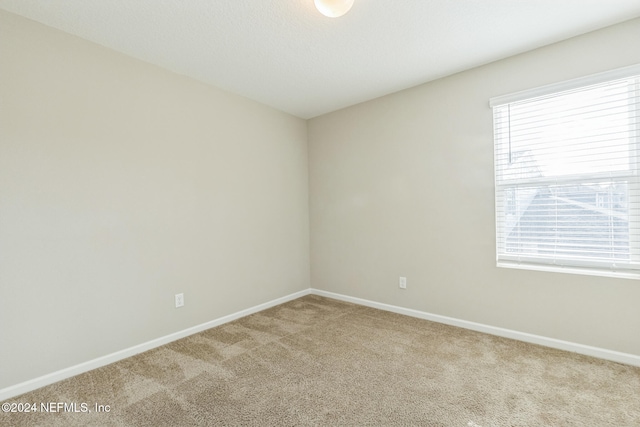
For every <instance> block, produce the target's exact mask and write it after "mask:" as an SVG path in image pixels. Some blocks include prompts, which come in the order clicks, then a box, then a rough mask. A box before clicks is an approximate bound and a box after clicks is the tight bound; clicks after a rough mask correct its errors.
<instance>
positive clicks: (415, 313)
mask: <svg viewBox="0 0 640 427" xmlns="http://www.w3.org/2000/svg"><path fill="white" fill-rule="evenodd" d="M310 293H311V294H313V295H320V296H323V297H327V298H333V299H337V300H341V301H346V302H352V303H354V304H359V305H364V306H366V307H372V308H377V309H380V310H385V311H391V312H393V313H398V314H404V315H407V316H411V317H417V318H419V319H425V320H430V321H432V322H438V323H444V324H446V325H451V326H457V327H459V328H464V329H470V330H472V331H478V332H484V333H486V334H491V335H497V336H499V337H504V338H511V339H514V340H518V341H524V342H528V343H532V344H539V345H543V346H545V347H551V348H556V349H559V350H565V351H570V352H573V353H578V354H584V355H586V356H593V357H597V358H599V359H605V360H610V361H613V362H618V363H624V364H626V365H632V366H639V367H640V356H638V355H635V354H629V353H621V352H618V351H613V350H607V349H604V348H598V347H591V346H588V345H583V344H576V343H573V342H569V341H562V340H557V339H555V338H547V337H543V336H540V335H533V334H528V333H525V332H518V331H514V330H511V329H504V328H498V327H496V326H489V325H484V324H482V323H475V322H470V321H467V320H460V319H455V318H453V317H447V316H441V315H439V314H432V313H427V312H424V311H419V310H413V309H410V308H404V307H398V306H395V305H389V304H383V303H380V302H375V301H369V300H366V299H362V298H356V297H350V296H347V295H342V294H336V293H333V292H327V291H322V290H319V289H313V288H312V289H311V292H310Z"/></svg>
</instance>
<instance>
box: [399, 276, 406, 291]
mask: <svg viewBox="0 0 640 427" xmlns="http://www.w3.org/2000/svg"><path fill="white" fill-rule="evenodd" d="M398 284H399V285H400V289H407V278H406V277H402V276H400V280H399V281H398Z"/></svg>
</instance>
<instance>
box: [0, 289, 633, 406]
mask: <svg viewBox="0 0 640 427" xmlns="http://www.w3.org/2000/svg"><path fill="white" fill-rule="evenodd" d="M309 294H313V295H320V296H324V297H327V298H333V299H337V300H341V301H347V302H351V303H354V304H359V305H363V306H366V307H372V308H377V309H380V310H385V311H391V312H393V313H398V314H404V315H407V316H411V317H417V318H419V319H425V320H430V321H433V322H438V323H443V324H446V325H451V326H457V327H460V328H465V329H470V330H473V331H478V332H484V333H487V334H491V335H497V336H500V337H504V338H511V339H514V340H518V341H524V342H529V343H532V344H539V345H543V346H546V347H551V348H556V349H559V350H565V351H571V352H574V353H579V354H584V355H587V356H593V357H597V358H599V359H605V360H611V361H613V362H618V363H624V364H627V365H632V366H639V367H640V356H637V355H634V354H628V353H620V352H617V351H612V350H607V349H603V348H598V347H591V346H587V345H583V344H576V343H572V342H568V341H562V340H557V339H554V338H547V337H543V336H539V335H533V334H528V333H524V332H518V331H513V330H510V329H504V328H498V327H495V326H489V325H483V324H481V323H475V322H470V321H467V320H460V319H455V318H453V317H447V316H441V315H438V314H432V313H427V312H424V311H419V310H413V309H410V308H404V307H399V306H395V305H390V304H384V303H380V302H376V301H370V300H366V299H362V298H356V297H350V296H347V295H342V294H336V293H333V292H327V291H322V290H320V289H313V288H309V289H305V290H303V291H299V292H295V293H293V294H290V295H287V296H284V297H282V298H277V299H274V300H272V301H269V302H266V303H264V304H259V305H256V306H254V307H251V308H247V309H245V310H241V311H238V312H236V313H232V314H229V315H227V316H223V317H220V318H218V319H215V320H211V321H209V322H206V323H202V324H200V325H196V326H193V327H191V328H187V329H184V330H182V331H178V332H175V333H172V334H169V335H166V336H163V337H160V338H156V339H154V340H151V341H147V342H145V343H142V344H138V345H135V346H133V347H129V348H126V349H124V350H120V351H117V352H115V353H111V354H108V355H106V356H102V357H98V358H96V359H93V360H89V361H87V362H83V363H80V364H78V365H75V366H70V367H68V368H65V369H61V370H59V371H56V372H52V373H50V374H47V375H43V376H41V377H38V378H34V379H32V380H28V381H25V382H22V383H19V384H16V385H13V386H9V387H6V388H3V389H0V402H1V401H3V400H7V399H11V398H13V397H16V396H19V395H21V394H24V393H28V392H30V391H32V390H35V389H38V388H40V387H44V386H47V385H49V384H53V383H56V382H58V381H62V380H64V379H67V378H70V377H73V376H76V375H79V374H82V373H84V372H87V371H90V370H92V369H96V368H100V367H102V366H105V365H108V364H110V363H114V362H117V361H119V360H122V359H126V358H127V357H131V356H135V355H136V354H139V353H142V352H145V351H147V350H151V349H154V348H156V347H160V346H161V345H164V344H168V343H170V342H173V341H176V340H179V339H181V338H184V337H187V336H189V335H193V334H196V333H198V332H202V331H204V330H206V329H210V328H213V327H216V326H219V325H222V324H224V323H228V322H231V321H233V320H236V319H239V318H241V317H245V316H248V315H250V314H254V313H257V312H259V311H262V310H266V309H267V308H271V307H274V306H276V305H279V304H283V303H285V302H288V301H291V300H294V299H296V298H300V297H302V296H305V295H309Z"/></svg>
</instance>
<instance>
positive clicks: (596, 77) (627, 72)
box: [489, 64, 640, 108]
mask: <svg viewBox="0 0 640 427" xmlns="http://www.w3.org/2000/svg"><path fill="white" fill-rule="evenodd" d="M637 74H640V64H635V65H630V66H628V67H623V68H617V69H615V70H611V71H605V72H603V73H597V74H591V75H589V76H585V77H579V78H577V79H571V80H566V81H562V82H558V83H552V84H549V85H546V86H540V87H536V88H533V89H527V90H522V91H520V92H514V93H509V94H506V95H501V96H496V97H493V98H491V99H490V100H489V106H490V107H492V108H493V107H497V106H500V105H504V104H510V103H512V102H518V101H522V100H525V99H529V98H536V97H539V96H545V95H551V94H553V93H557V92H563V91H566V90H572V89H578V88H581V87H584V86H589V85H595V84H598V83H604V82H607V81H609V80H616V79H624V78H626V77H631V76H635V75H637Z"/></svg>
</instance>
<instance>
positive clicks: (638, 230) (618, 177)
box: [491, 65, 640, 277]
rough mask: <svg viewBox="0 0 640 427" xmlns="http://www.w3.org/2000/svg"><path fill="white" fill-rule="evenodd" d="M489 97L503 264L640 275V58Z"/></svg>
mask: <svg viewBox="0 0 640 427" xmlns="http://www.w3.org/2000/svg"><path fill="white" fill-rule="evenodd" d="M491 106H492V107H493V117H494V148H495V182H496V244H497V262H498V265H499V266H505V267H521V268H535V269H551V270H564V271H571V272H582V273H588V274H589V273H590V274H603V275H618V276H626V277H640V180H639V176H638V170H639V167H640V165H639V164H638V160H639V159H638V148H639V147H638V145H639V144H640V65H638V66H632V67H627V68H624V69H619V70H615V71H612V72H608V73H603V74H599V75H596V76H590V77H587V78H583V79H578V80H573V81H570V82H565V83H561V84H557V85H551V86H546V87H543V88H538V89H534V90H531V91H526V92H521V93H516V94H512V95H506V96H503V97H498V98H493V99H492V100H491Z"/></svg>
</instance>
